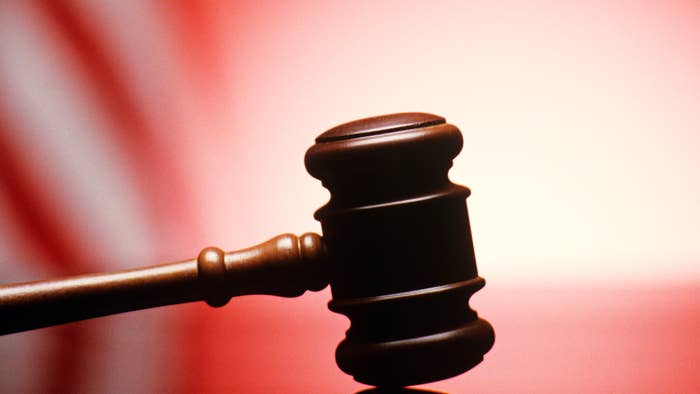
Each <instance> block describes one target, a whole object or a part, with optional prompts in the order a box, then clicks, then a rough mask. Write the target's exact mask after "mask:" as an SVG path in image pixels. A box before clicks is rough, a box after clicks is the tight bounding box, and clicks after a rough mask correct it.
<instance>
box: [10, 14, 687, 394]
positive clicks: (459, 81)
mask: <svg viewBox="0 0 700 394" xmlns="http://www.w3.org/2000/svg"><path fill="white" fill-rule="evenodd" d="M613 3H614V4H610V2H607V1H564V2H558V1H528V2H524V1H495V2H494V1H468V2H467V1H453V2H450V1H441V2H430V3H429V2H415V1H414V2H407V1H371V2H370V1H360V2H353V3H352V4H351V3H342V2H326V1H295V2H259V1H255V2H243V1H238V2H206V3H194V2H191V3H190V2H178V3H177V4H179V5H178V6H177V7H176V6H172V5H171V4H168V3H167V2H163V3H160V2H156V3H152V4H151V5H150V6H149V7H147V8H148V9H149V10H150V11H151V12H154V11H153V10H154V9H155V10H156V13H157V14H158V15H160V17H161V18H162V19H159V20H161V22H162V20H166V21H170V23H171V24H165V23H164V22H162V23H164V24H163V26H165V27H162V28H161V30H163V29H164V30H168V28H171V29H175V30H177V32H178V34H179V36H178V37H179V38H178V39H177V40H176V42H175V43H174V44H171V45H172V47H169V51H165V52H167V53H169V54H171V55H172V56H173V57H166V59H167V61H166V62H163V58H162V56H163V55H162V54H161V53H160V52H159V51H158V48H156V49H155V50H154V55H153V57H152V58H151V57H140V58H138V62H140V63H139V64H140V65H139V67H143V68H144V69H147V70H151V74H149V75H153V76H154V77H155V76H156V75H159V73H161V72H163V73H165V74H169V73H171V74H174V75H180V74H182V75H187V76H188V78H187V79H182V80H180V79H177V78H174V79H173V80H175V81H178V83H180V85H177V86H176V88H172V87H171V90H174V91H175V92H176V93H180V95H175V96H173V97H174V98H172V100H173V101H174V102H176V104H177V105H173V106H170V107H162V100H163V97H162V95H161V94H159V92H160V91H159V90H158V88H159V87H158V86H155V87H154V86H151V85H154V84H155V83H153V82H149V81H147V80H144V81H139V80H138V79H137V78H136V79H134V81H135V82H134V84H135V87H133V89H135V90H139V89H141V90H143V91H144V92H146V93H149V92H150V93H149V94H146V93H143V94H142V95H141V96H142V101H141V103H140V105H141V106H142V107H143V108H146V109H147V110H148V111H151V113H154V114H156V115H154V116H161V117H162V118H163V119H169V123H168V122H165V123H163V124H161V126H162V128H161V129H159V130H160V131H159V133H156V135H158V136H159V138H158V142H159V143H160V144H161V148H160V149H162V152H165V153H162V154H163V155H165V156H166V157H167V158H168V159H169V160H171V161H172V163H171V164H170V165H171V166H172V168H174V169H176V170H177V172H178V173H180V174H181V176H182V180H183V182H184V184H186V185H187V187H186V189H187V190H186V191H184V192H183V193H182V196H184V197H182V198H181V199H180V198H175V197H173V196H172V195H170V194H169V193H165V192H163V193H161V196H160V197H158V198H162V199H163V200H156V201H165V200H167V201H169V204H172V205H173V206H175V207H182V209H179V210H178V209H177V208H176V209H174V213H171V215H174V216H172V217H171V219H170V222H171V223H172V224H173V226H177V224H178V223H187V229H186V230H178V231H182V232H183V234H182V235H181V236H178V237H174V238H175V239H178V240H179V241H178V242H177V244H173V243H168V242H165V241H163V240H161V242H159V243H156V244H154V245H155V246H153V247H154V251H153V254H152V256H153V259H154V261H152V262H156V261H159V259H180V258H185V257H190V256H193V255H194V254H196V253H197V251H198V250H199V249H200V248H201V247H202V246H205V245H218V246H221V247H223V248H225V249H237V248H241V247H245V246H248V245H251V244H255V243H258V242H260V241H262V240H264V239H267V238H270V237H272V236H274V235H275V234H277V233H281V232H294V233H298V234H300V233H303V232H306V231H316V232H320V226H319V225H318V223H317V222H315V221H314V220H313V217H312V213H313V212H314V210H315V209H317V208H318V207H320V206H321V205H323V204H324V202H325V201H326V199H327V197H328V193H327V192H326V191H325V189H323V188H322V187H321V185H320V182H318V181H316V180H315V179H313V178H311V177H310V176H309V175H308V174H306V171H305V170H304V167H303V155H304V152H305V150H306V149H307V148H308V147H309V146H310V145H311V144H312V143H313V139H314V137H315V136H316V135H317V134H319V133H321V132H322V131H324V130H325V129H328V128H330V127H332V126H334V125H336V124H338V123H342V122H346V121H349V120H353V119H356V118H360V117H365V116H371V115H378V114H384V113H391V112H404V111H422V112H432V113H436V114H439V115H442V116H445V117H446V118H447V120H448V121H449V122H450V123H453V124H455V125H457V126H458V127H459V128H460V129H461V130H462V133H463V135H464V140H465V144H464V149H463V151H462V154H461V155H460V156H458V157H457V159H456V160H455V164H454V167H453V169H452V171H451V173H450V176H451V179H452V180H453V181H454V182H456V183H460V184H465V185H467V186H469V187H470V188H471V189H472V196H471V197H470V198H469V200H468V206H469V209H470V216H471V220H472V231H473V236H474V242H475V249H476V255H477V261H478V266H479V271H480V274H481V275H482V276H483V277H485V278H486V281H487V286H486V288H485V289H484V290H482V291H480V292H479V293H477V294H476V295H475V296H474V298H473V302H472V306H473V307H474V308H475V309H477V311H479V313H480V314H481V316H482V317H484V318H485V319H487V320H489V321H491V323H492V324H493V325H494V327H495V329H496V343H495V346H494V348H493V349H492V351H491V352H490V353H488V354H487V355H486V357H485V361H484V362H483V363H482V364H481V365H479V366H477V367H476V368H475V369H474V370H472V371H470V372H468V373H467V374H465V375H461V376H459V377H456V378H453V379H450V380H446V381H443V382H437V383H434V384H430V385H427V386H426V387H427V388H431V389H435V390H446V391H449V392H455V393H463V392H479V393H514V392H528V393H561V392H591V393H593V392H636V393H646V392H648V393H661V392H677V393H689V392H698V391H700V375H699V374H698V371H700V239H699V238H700V155H699V153H700V72H698V70H700V3H697V2H694V1H666V2H651V1H649V2H647V1H641V2H640V1H619V2H613ZM134 8H137V9H138V6H136V7H134ZM102 17H103V18H104V20H103V21H102V22H104V21H107V20H108V19H110V18H116V17H117V16H114V15H106V14H105V15H103V16H102ZM119 17H122V18H124V19H123V21H124V24H125V27H122V28H123V29H124V30H129V29H131V27H130V25H129V24H130V23H131V22H130V19H129V15H121V16H119ZM142 17H143V16H141V17H136V19H139V18H142ZM92 18H93V19H92V21H93V23H94V24H95V26H99V25H100V23H101V21H100V19H99V18H100V16H99V15H92ZM173 21H174V22H173ZM134 25H135V26H136V25H137V24H136V23H135V22H134ZM172 26H175V28H173V27H172ZM159 31H160V30H159ZM127 33H128V32H127ZM139 33H140V32H139V31H138V30H135V31H133V32H132V33H131V34H133V35H134V38H135V39H137V38H138V37H139V36H138V35H139ZM125 34H126V33H125ZM163 34H165V33H163ZM148 43H149V41H148V40H146V42H145V43H143V44H142V45H148ZM134 45H136V44H134ZM128 61H132V62H133V59H125V60H124V62H128ZM164 64H165V66H164ZM149 83H150V84H151V85H149ZM155 85H157V84H155ZM149 89H152V90H149ZM5 105H7V104H5ZM154 187H155V186H154ZM156 205H158V204H156ZM180 215H181V216H180ZM170 228H171V227H167V228H166V229H164V230H163V231H175V230H169V229H170ZM128 247H129V246H128V245H125V248H128ZM146 263H149V261H144V264H146ZM329 298H330V292H329V291H328V290H325V291H322V292H320V293H314V294H306V295H304V296H303V297H302V298H300V299H293V300H291V299H278V298H273V297H265V296H261V297H242V298H240V299H234V300H232V301H231V302H230V303H229V305H227V306H226V307H224V308H223V309H218V310H213V309H211V308H209V307H207V306H206V305H203V304H197V305H184V306H174V307H168V308H164V309H161V310H158V311H148V312H138V313H140V314H159V316H165V317H166V319H167V321H168V322H169V326H168V328H167V329H165V330H163V331H161V332H159V334H160V335H162V337H163V338H165V339H164V340H165V341H166V342H164V343H165V344H164V345H163V346H162V348H161V349H160V351H161V356H160V357H161V358H162V359H163V360H167V368H163V369H162V370H160V373H161V375H160V376H161V377H160V379H162V380H163V381H167V382H170V383H169V384H166V385H163V386H160V387H168V388H169V390H170V389H172V390H175V391H180V392H183V393H184V392H245V393H272V392H279V393H321V392H327V393H335V392H353V391H357V390H360V389H362V388H363V386H362V385H359V384H357V383H355V382H353V381H352V379H351V378H350V377H348V376H346V375H344V374H343V373H342V372H341V371H339V370H338V369H337V367H336V366H335V362H334V359H333V352H334V349H335V346H336V344H337V342H339V341H340V340H341V339H342V337H343V331H344V330H345V329H346V328H347V320H346V319H345V318H344V317H343V316H340V315H335V314H333V313H331V312H330V311H328V310H327V308H326V305H325V304H326V302H327V301H328V300H329ZM131 315H132V314H129V315H125V316H127V317H110V318H106V319H105V320H107V321H109V320H110V319H124V318H128V316H131ZM90 324H97V323H93V322H84V323H78V324H76V326H81V325H85V326H87V325H90ZM140 341H147V339H141V340H140ZM167 341H169V342H167ZM139 344H140V342H139V340H135V341H133V342H128V341H124V342H123V343H120V346H123V347H125V348H126V349H128V350H129V351H130V352H132V353H133V354H134V355H135V357H138V356H136V355H137V354H138V353H139ZM97 346H98V345H97ZM108 351H109V350H105V352H108ZM85 373H90V369H89V367H88V368H87V369H86V370H85ZM123 383H124V385H125V387H130V388H134V387H137V386H138V383H137V382H123ZM115 389H116V390H118V389H119V387H115Z"/></svg>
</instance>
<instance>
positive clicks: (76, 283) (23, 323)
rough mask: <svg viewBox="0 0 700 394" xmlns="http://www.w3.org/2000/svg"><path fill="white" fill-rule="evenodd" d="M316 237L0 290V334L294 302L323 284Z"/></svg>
mask: <svg viewBox="0 0 700 394" xmlns="http://www.w3.org/2000/svg"><path fill="white" fill-rule="evenodd" d="M324 256H325V252H324V250H323V243H322V240H321V237H320V236H319V235H317V234H312V233H307V234H304V235H302V236H301V237H297V236H295V235H291V234H283V235H279V236H277V237H275V238H272V239H270V240H269V241H267V242H264V243H262V244H260V245H257V246H254V247H251V248H248V249H243V250H239V251H235V252H228V253H224V252H223V251H221V250H220V249H218V248H211V247H210V248H205V249H203V250H202V251H201V252H200V253H199V256H198V257H197V258H196V259H193V260H187V261H181V262H176V263H168V264H160V265H155V266H151V267H146V268H139V269H131V270H124V271H116V272H111V273H103V274H90V275H80V276H74V277H69V278H63V279H56V280H46V281H37V282H26V283H17V284H9V285H4V286H0V335H4V334H10V333H15V332H20V331H26V330H32V329H36V328H41V327H47V326H52V325H57V324H62V323H68V322H73V321H78V320H84V319H89V318H93V317H100V316H106V315H111V314H116V313H122V312H129V311H135V310H140V309H146V308H153V307H157V306H164V305H172V304H180V303H183V302H190V301H200V300H204V301H206V302H207V303H208V304H209V305H211V306H215V307H216V306H222V305H224V304H226V303H227V302H228V300H229V299H230V298H231V297H232V296H237V295H245V294H270V295H278V296H284V297H296V296H299V295H301V294H303V293H304V292H305V291H306V290H314V291H317V290H321V289H323V288H324V287H326V285H327V283H328V280H327V275H326V269H327V267H326V264H325V263H324Z"/></svg>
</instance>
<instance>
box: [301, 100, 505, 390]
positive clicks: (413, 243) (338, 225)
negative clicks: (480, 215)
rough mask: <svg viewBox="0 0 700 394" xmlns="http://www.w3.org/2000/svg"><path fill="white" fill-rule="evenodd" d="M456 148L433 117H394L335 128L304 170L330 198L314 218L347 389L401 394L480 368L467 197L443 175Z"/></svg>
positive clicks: (484, 335)
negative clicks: (342, 328)
mask: <svg viewBox="0 0 700 394" xmlns="http://www.w3.org/2000/svg"><path fill="white" fill-rule="evenodd" d="M461 149H462V136H461V134H460V132H459V130H458V129H457V128H456V127H455V126H453V125H450V124H447V123H446V122H445V119H444V118H442V117H439V116H435V115H430V114H424V113H403V114H393V115H386V116H379V117H374V118H367V119H362V120H358V121H354V122H350V123H346V124H343V125H340V126H337V127H335V128H333V129H330V130H328V131H326V132H325V133H323V134H321V135H320V136H319V137H318V138H316V144H315V145H313V146H312V147H311V148H309V150H308V151H307V152H306V158H305V161H306V168H307V170H308V171H309V173H310V174H311V175H313V176H314V177H315V178H318V179H320V180H321V181H322V182H323V185H324V186H325V187H326V188H327V189H328V190H329V191H330V193H331V198H330V200H329V201H328V203H327V204H326V205H325V206H323V207H321V208H320V209H319V210H318V211H316V214H315V218H316V219H317V220H319V221H320V222H321V226H322V229H323V239H324V243H325V247H326V252H327V255H328V261H329V265H330V267H329V270H330V272H329V275H330V285H331V291H332V295H333V299H332V300H331V301H330V303H329V308H330V309H331V310H332V311H334V312H338V313H342V314H344V315H346V316H347V317H348V318H349V319H350V322H351V325H350V329H349V330H348V331H347V333H346V338H345V339H344V340H343V341H342V342H341V343H340V344H339V345H338V348H337V350H336V361H337V363H338V366H339V367H340V369H342V370H343V371H345V372H346V373H348V374H350V375H352V376H353V377H354V378H355V380H357V381H359V382H362V383H366V384H371V385H375V386H408V385H414V384H420V383H426V382H431V381H435V380H441V379H446V378H449V377H452V376H455V375H458V374H461V373H463V372H465V371H467V370H469V369H471V368H472V367H474V366H475V365H476V364H478V363H479V362H481V360H482V359H483V355H484V354H485V353H486V352H488V351H489V349H490V348H491V346H492V345H493V342H494V332H493V328H492V327H491V325H490V324H489V323H488V322H486V321H485V320H482V319H479V318H478V316H477V313H476V312H475V311H474V310H472V309H471V308H470V307H469V305H468V301H469V297H471V295H472V294H473V293H474V292H476V291H477V290H479V289H480V288H482V287H483V286H484V280H483V279H482V278H480V277H479V276H478V274H477V269H476V262H475V258H474V248H473V245H472V238H471V231H470V227H469V217H468V214H467V206H466V197H467V196H468V195H469V189H467V188H466V187H463V186H459V185H456V184H453V183H452V182H450V180H449V178H448V176H447V172H448V170H449V169H450V167H452V159H453V158H454V157H455V156H456V155H457V154H458V153H459V152H460V150H461Z"/></svg>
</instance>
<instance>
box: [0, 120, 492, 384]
mask: <svg viewBox="0 0 700 394" xmlns="http://www.w3.org/2000/svg"><path fill="white" fill-rule="evenodd" d="M461 148H462V136H461V134H460V132H459V130H458V129H457V128H456V127H455V126H453V125H450V124H447V123H446V122H445V119H444V118H442V117H439V116H435V115H430V114H424V113H403V114H393V115H386V116H379V117H373V118H367V119H361V120H357V121H354V122H350V123H346V124H343V125H340V126H338V127H335V128H333V129H330V130H328V131H327V132H325V133H323V134H321V135H320V136H319V137H318V138H317V139H316V144H314V145H313V146H312V147H311V148H309V150H308V151H307V152H306V158H305V162H306V168H307V170H308V171H309V173H310V174H311V175H312V176H314V177H315V178H318V179H320V180H321V181H322V183H323V185H324V186H325V187H326V188H327V189H328V190H329V191H330V193H331V197H330V200H329V201H328V203H327V204H326V205H325V206H323V207H321V208H320V209H319V210H318V211H316V214H315V215H314V216H315V218H316V219H317V220H319V221H320V222H321V227H322V229H323V239H322V238H321V237H320V236H319V235H316V234H310V233H309V234H304V235H302V236H301V237H296V236H294V235H290V234H284V235H280V236H277V237H275V238H273V239H271V240H269V241H267V242H265V243H263V244H260V245H258V246H255V247H252V248H249V249H244V250H240V251H235V252H228V253H224V252H223V251H222V250H221V249H218V248H214V247H208V248H205V249H203V250H202V251H201V252H200V254H199V256H198V257H197V258H196V259H193V260H188V261H182V262H177V263H169V264H161V265H156V266H152V267H147V268H141V269H133V270H126V271H118V272H113V273H106V274H92V275H82V276H77V277H72V278H65V279H57V280H50V281H38V282H28V283H19V284H9V285H4V286H0V334H9V333H13V332H18V331H24V330H30V329H34V328H40V327H46V326H50V325H55V324H61V323H67V322H71V321H77V320H82V319H87V318H92V317H98V316H105V315H109V314H114V313H120V312H126V311H133V310H138V309H145V308H151V307H156V306H162V305H169V304H177V303H182V302H189V301H197V300H204V301H206V302H207V303H208V304H209V305H211V306H215V307H218V306H222V305H224V304H226V303H227V302H228V301H229V299H230V298H231V297H232V296H236V295H243V294H272V295H279V296H285V297H295V296H298V295H301V294H303V293H304V292H305V291H306V290H315V291H316V290H321V289H322V288H324V287H325V286H326V285H327V284H328V283H330V287H331V293H332V300H331V301H330V303H329V305H328V306H329V309H331V310H332V311H334V312H338V313H342V314H344V315H346V316H347V317H348V318H349V319H350V323H351V324H350V328H349V330H348V331H347V332H346V337H345V339H344V340H343V341H342V342H341V343H340V344H339V345H338V348H337V349H336V361H337V363H338V366H339V367H340V368H341V369H342V370H343V371H345V372H346V373H348V374H350V375H352V376H353V377H354V379H355V380H357V381H359V382H362V383H366V384H371V385H375V386H394V387H400V386H407V385H414V384H420V383H426V382H431V381H435V380H441V379H446V378H449V377H452V376H455V375H458V374H461V373H463V372H465V371H467V370H469V369H470V368H472V367H474V366H475V365H476V364H478V363H479V362H481V360H482V359H483V355H484V354H485V353H486V352H488V351H489V350H490V348H491V346H492V345H493V342H494V332H493V329H492V327H491V325H490V324H489V323H488V322H486V321H485V320H483V319H480V318H479V317H478V316H477V313H476V312H475V311H474V310H472V309H471V308H470V307H469V305H468V301H469V298H470V297H471V295H472V294H474V292H476V291H477V290H479V289H480V288H482V287H483V286H484V280H483V279H482V278H480V277H479V276H478V274H477V268H476V262H475V258H474V249H473V245H472V238H471V230H470V227H469V217H468V214H467V206H466V197H467V196H468V195H469V189H467V188H466V187H463V186H459V185H455V184H453V183H452V182H450V180H449V179H448V175H447V173H448V171H449V169H450V167H451V166H452V159H453V158H454V157H455V156H456V155H457V154H458V153H459V152H460V150H461Z"/></svg>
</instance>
